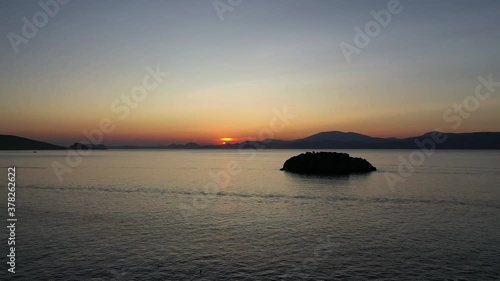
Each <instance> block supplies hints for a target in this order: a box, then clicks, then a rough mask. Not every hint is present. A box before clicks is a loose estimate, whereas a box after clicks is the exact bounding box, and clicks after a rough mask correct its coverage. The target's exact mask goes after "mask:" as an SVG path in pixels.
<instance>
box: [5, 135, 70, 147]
mask: <svg viewBox="0 0 500 281" xmlns="http://www.w3.org/2000/svg"><path fill="white" fill-rule="evenodd" d="M61 149H65V148H64V147H62V146H58V145H53V144H50V143H46V142H41V141H36V140H31V139H27V138H22V137H17V136H10V135H0V150H61Z"/></svg>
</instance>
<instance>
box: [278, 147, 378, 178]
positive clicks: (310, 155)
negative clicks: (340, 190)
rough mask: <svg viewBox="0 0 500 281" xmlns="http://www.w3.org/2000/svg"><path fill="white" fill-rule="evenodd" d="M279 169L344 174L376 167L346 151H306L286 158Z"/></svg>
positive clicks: (301, 172)
mask: <svg viewBox="0 0 500 281" xmlns="http://www.w3.org/2000/svg"><path fill="white" fill-rule="evenodd" d="M281 170H282V171H287V172H292V173H299V174H324V175H346V174H351V173H368V172H373V171H376V170H377V169H376V168H375V167H373V166H372V164H370V162H368V161H366V160H365V159H363V158H354V157H350V156H349V154H347V153H337V152H306V153H302V154H300V155H297V156H294V157H292V158H290V159H288V160H286V162H285V164H284V165H283V168H282V169H281Z"/></svg>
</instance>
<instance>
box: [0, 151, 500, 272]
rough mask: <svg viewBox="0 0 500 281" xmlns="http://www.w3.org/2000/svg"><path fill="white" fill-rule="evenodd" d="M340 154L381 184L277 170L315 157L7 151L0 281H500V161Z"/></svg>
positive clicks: (459, 154)
mask: <svg viewBox="0 0 500 281" xmlns="http://www.w3.org/2000/svg"><path fill="white" fill-rule="evenodd" d="M336 151H338V152H345V153H349V154H350V155H351V156H354V157H362V158H365V159H366V160H368V161H369V162H370V163H372V164H373V165H374V166H375V167H377V171H376V172H372V173H369V174H355V175H349V176H307V175H298V174H292V173H289V172H284V171H280V168H281V167H282V166H283V163H284V162H285V161H286V160H287V159H288V158H290V157H292V156H294V155H298V154H300V153H303V152H305V151H304V150H260V151H255V150H241V151H240V150H100V151H98V150H95V151H89V152H88V153H86V154H87V155H84V156H78V155H75V154H68V152H66V151H37V152H36V153H34V152H33V151H2V152H0V175H1V176H0V178H1V179H2V180H1V183H2V184H1V185H2V188H1V191H0V195H1V197H0V198H1V199H0V200H2V201H3V202H1V203H0V206H2V207H1V208H3V210H2V211H1V212H2V213H3V214H4V220H3V223H2V224H3V225H4V226H3V227H2V228H3V229H4V231H2V239H1V245H0V250H1V252H0V256H1V257H2V258H1V261H2V262H1V264H3V266H2V267H1V270H2V271H3V272H1V273H0V279H1V280H64V281H71V280H500V151H488V150H469V151H465V150H462V151H460V150H444V151H427V153H426V154H423V153H418V151H417V152H415V151H411V150H336ZM9 167H15V179H14V180H15V202H14V203H15V215H14V218H15V219H16V221H15V234H14V235H15V273H12V272H9V271H8V269H9V268H11V266H10V265H9V264H8V262H9V260H10V258H9V257H7V255H10V252H11V249H10V248H11V247H12V246H9V245H8V241H10V240H9V237H11V232H10V229H9V228H6V227H7V226H9V224H10V221H7V219H9V218H10V219H12V217H9V215H8V210H7V208H8V206H7V205H8V197H9V195H8V177H9V176H8V168H9ZM10 197H12V195H10Z"/></svg>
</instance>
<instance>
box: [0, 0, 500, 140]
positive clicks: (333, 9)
mask: <svg viewBox="0 0 500 281" xmlns="http://www.w3.org/2000/svg"><path fill="white" fill-rule="evenodd" d="M387 3H388V1H370V2H364V1H335V2H334V1H314V2H309V1H305V0H289V1H285V0H277V1H272V2H269V1H249V0H246V1H245V0H244V1H242V3H241V4H240V5H238V6H236V7H234V8H233V10H232V11H229V12H226V13H224V20H222V21H221V19H220V17H219V16H218V14H217V12H216V10H215V9H214V5H213V1H194V0H189V1H150V2H147V5H146V4H144V3H141V2H135V1H120V4H119V5H118V4H117V2H116V1H85V2H83V1H70V2H69V3H67V4H65V5H61V6H60V7H59V11H58V12H57V14H56V15H54V16H53V17H50V19H49V21H48V23H47V24H46V25H45V26H43V27H41V28H39V30H38V32H37V33H36V35H35V36H34V37H33V38H30V39H29V42H28V43H26V44H20V45H19V46H18V49H19V51H18V53H16V52H15V51H14V50H13V47H12V45H11V42H10V41H9V38H8V36H7V34H9V33H11V32H13V33H15V34H18V35H21V34H22V28H23V24H24V23H23V20H22V18H23V17H26V18H28V19H29V20H31V19H32V18H33V15H34V14H35V13H36V12H38V11H40V10H41V8H40V6H39V4H38V3H37V1H2V2H1V3H0V21H1V22H2V24H1V25H0V33H1V34H3V36H2V39H1V40H0V64H1V65H2V68H1V69H0V95H1V97H2V103H1V105H0V112H1V113H0V117H1V119H2V122H1V123H0V134H9V135H17V136H21V137H26V138H32V139H37V140H41V141H47V142H50V143H54V144H62V145H66V144H69V143H72V142H75V141H78V140H80V139H82V138H83V134H82V131H83V130H89V131H90V130H93V129H96V128H99V123H100V122H101V120H102V119H103V118H109V119H111V120H112V121H113V124H114V125H115V126H116V129H115V130H114V131H113V132H112V133H110V134H106V135H105V137H104V141H103V142H104V143H106V144H111V145H113V144H142V145H153V144H160V143H172V142H174V143H185V142H189V141H193V142H199V143H219V142H220V139H221V138H234V139H236V140H245V139H247V138H248V137H252V136H257V135H258V133H259V132H260V131H261V130H262V129H263V128H267V127H269V123H270V121H271V120H272V118H274V117H275V115H276V114H275V112H274V111H275V110H278V111H282V110H283V108H284V107H286V108H287V111H288V112H289V113H292V114H294V115H296V117H295V118H293V119H291V120H290V122H289V123H288V124H286V126H285V127H284V129H283V130H280V131H279V132H275V134H274V136H273V138H276V139H285V140H290V139H298V138H303V137H306V136H309V135H312V134H315V133H319V132H323V131H345V132H356V133H360V134H365V135H369V136H373V137H410V136H417V135H422V134H423V133H426V132H429V131H433V130H435V129H436V128H441V129H443V131H445V132H484V131H495V132H500V122H499V121H500V97H499V96H500V95H499V90H497V91H496V92H495V93H494V94H493V95H492V96H491V98H489V99H488V101H487V102H482V103H481V104H480V105H479V109H480V110H477V111H474V112H472V113H471V114H470V117H468V118H463V120H462V122H461V124H460V126H457V128H456V129H455V128H452V126H451V124H453V123H451V124H450V123H447V122H445V120H443V113H444V112H446V111H447V110H448V109H450V108H453V106H454V105H455V104H460V103H462V102H463V100H464V99H465V98H466V97H468V96H470V95H473V94H474V92H475V89H476V87H477V85H478V83H479V82H478V77H479V76H482V77H488V75H490V74H491V75H492V77H493V81H500V58H499V56H498V54H497V52H498V50H499V49H500V37H499V36H498V28H497V27H498V25H499V23H500V18H499V17H498V10H499V8H500V2H498V1H494V0H491V1H489V0H483V1H463V0H462V1H454V2H441V1H439V2H436V1H403V0H402V1H401V6H402V7H403V10H402V12H401V13H399V14H396V15H392V21H391V22H390V24H388V25H387V26H386V27H383V28H382V29H381V32H380V34H379V35H378V36H375V37H373V38H371V41H370V43H369V45H368V46H367V47H365V48H362V50H361V53H359V54H355V55H353V56H352V62H351V63H349V62H348V61H346V58H345V56H344V54H343V53H342V50H341V48H340V47H339V44H341V43H342V42H347V43H350V44H352V42H353V38H354V36H355V34H356V32H355V31H354V28H355V27H361V28H362V29H364V26H365V24H366V23H367V22H369V21H371V20H373V16H372V15H371V14H370V11H372V10H374V11H380V10H383V9H386V8H387ZM148 67H150V70H147V69H146V68H148ZM157 67H158V68H159V69H160V70H161V71H162V72H165V73H167V72H168V76H165V77H163V78H164V79H163V80H162V81H157V82H158V83H157V84H158V85H157V87H154V89H152V90H149V91H148V92H147V97H146V98H145V99H144V100H143V101H141V102H140V103H137V107H135V108H134V107H130V108H129V114H126V117H125V114H124V111H113V110H112V107H113V104H114V102H115V101H116V100H119V101H120V103H119V105H124V104H126V103H125V102H123V100H122V97H123V96H128V95H130V94H131V91H132V89H134V87H137V86H140V85H142V84H143V80H144V78H145V77H146V76H147V75H151V69H153V70H154V69H156V68H157ZM151 81H153V82H154V81H156V80H154V78H153V80H151ZM115 109H116V104H115ZM122 115H123V116H124V117H125V118H123V119H122V118H120V116H122Z"/></svg>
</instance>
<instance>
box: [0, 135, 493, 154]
mask: <svg viewBox="0 0 500 281" xmlns="http://www.w3.org/2000/svg"><path fill="white" fill-rule="evenodd" d="M433 133H434V132H429V133H426V134H424V135H421V136H416V137H410V138H402V139H399V138H377V137H370V136H366V135H362V134H358V133H351V132H349V133H346V132H337V131H333V132H322V133H318V134H315V135H312V136H309V137H306V138H303V139H298V140H290V141H286V140H274V139H268V140H264V141H260V142H250V141H245V142H241V143H226V144H221V145H200V144H196V143H193V142H190V143H187V144H170V145H163V146H131V145H128V146H111V147H106V146H104V145H92V146H91V148H92V149H240V148H241V149H418V148H420V147H419V145H418V143H422V142H425V141H426V140H427V141H428V140H432V135H433ZM441 134H442V136H441V137H442V138H446V141H444V142H443V143H435V142H434V144H435V145H436V149H500V133H495V132H491V133H460V134H452V133H441ZM77 146H80V147H81V148H83V149H89V148H90V146H89V145H82V144H78V143H75V144H73V145H72V146H70V147H62V146H57V145H53V144H49V143H45V142H40V141H36V140H30V139H26V138H21V137H16V136H6V135H0V150H60V149H75V148H77Z"/></svg>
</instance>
